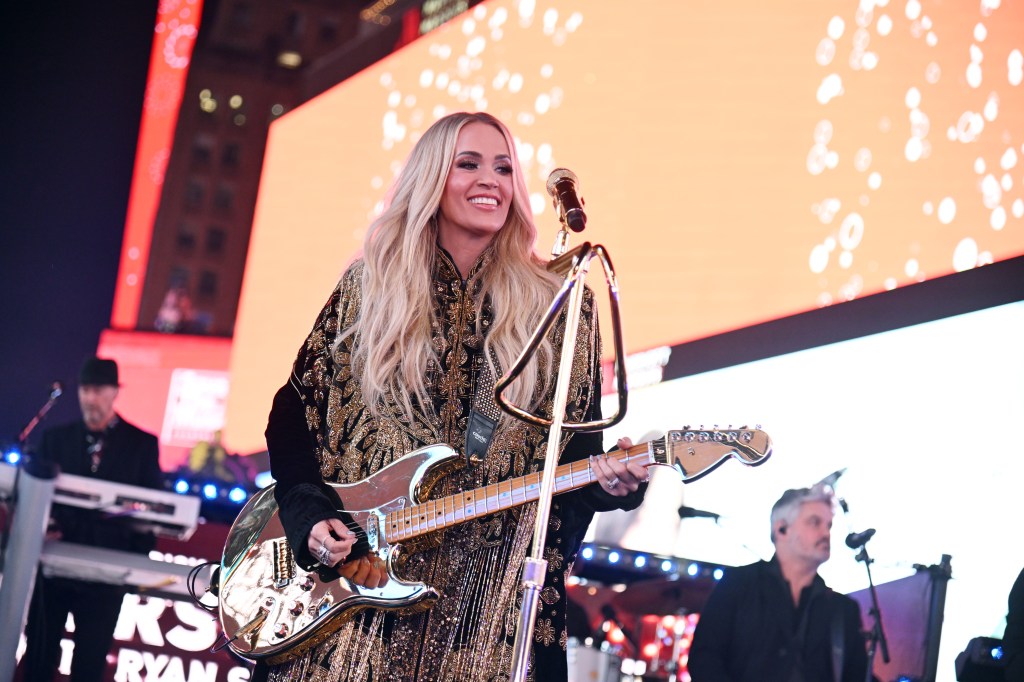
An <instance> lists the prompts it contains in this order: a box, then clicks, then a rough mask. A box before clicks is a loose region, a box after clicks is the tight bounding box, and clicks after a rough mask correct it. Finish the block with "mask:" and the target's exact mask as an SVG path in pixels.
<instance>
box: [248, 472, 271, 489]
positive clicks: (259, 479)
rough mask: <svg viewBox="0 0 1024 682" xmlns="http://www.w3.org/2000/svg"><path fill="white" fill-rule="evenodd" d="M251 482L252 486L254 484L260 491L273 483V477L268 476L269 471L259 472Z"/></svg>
mask: <svg viewBox="0 0 1024 682" xmlns="http://www.w3.org/2000/svg"><path fill="white" fill-rule="evenodd" d="M252 482H253V484H255V486H256V487H257V488H259V489H260V490H262V489H263V488H266V487H267V486H268V485H270V484H271V483H273V482H274V477H273V476H272V475H271V474H270V472H269V471H261V472H260V473H258V474H256V476H255V478H253V481H252Z"/></svg>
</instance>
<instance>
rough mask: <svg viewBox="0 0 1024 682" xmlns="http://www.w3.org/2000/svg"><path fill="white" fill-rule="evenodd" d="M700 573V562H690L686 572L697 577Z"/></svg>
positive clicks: (692, 576)
mask: <svg viewBox="0 0 1024 682" xmlns="http://www.w3.org/2000/svg"><path fill="white" fill-rule="evenodd" d="M698 573H700V565H699V564H690V565H689V566H687V567H686V574H687V575H688V576H690V577H691V578H696V577H697V574H698Z"/></svg>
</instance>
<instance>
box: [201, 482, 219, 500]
mask: <svg viewBox="0 0 1024 682" xmlns="http://www.w3.org/2000/svg"><path fill="white" fill-rule="evenodd" d="M218 492H219V491H218V490H217V486H215V485H214V484H212V483H207V484H206V485H204V486H203V497H205V498H206V499H208V500H215V499H217V493H218Z"/></svg>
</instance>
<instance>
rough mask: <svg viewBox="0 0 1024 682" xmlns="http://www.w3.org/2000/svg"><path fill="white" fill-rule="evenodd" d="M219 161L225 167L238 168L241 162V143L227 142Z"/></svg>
mask: <svg viewBox="0 0 1024 682" xmlns="http://www.w3.org/2000/svg"><path fill="white" fill-rule="evenodd" d="M220 163H221V165H222V166H224V167H225V168H238V167H239V166H240V165H241V163H242V145H240V144H238V143H237V142H228V143H227V144H226V145H224V151H223V152H222V153H221V156H220Z"/></svg>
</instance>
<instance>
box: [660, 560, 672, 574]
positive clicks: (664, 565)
mask: <svg viewBox="0 0 1024 682" xmlns="http://www.w3.org/2000/svg"><path fill="white" fill-rule="evenodd" d="M661 570H662V571H664V572H665V573H668V572H669V571H671V570H672V562H671V561H669V560H668V559H665V560H664V561H662V562H661Z"/></svg>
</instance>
